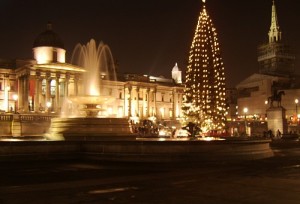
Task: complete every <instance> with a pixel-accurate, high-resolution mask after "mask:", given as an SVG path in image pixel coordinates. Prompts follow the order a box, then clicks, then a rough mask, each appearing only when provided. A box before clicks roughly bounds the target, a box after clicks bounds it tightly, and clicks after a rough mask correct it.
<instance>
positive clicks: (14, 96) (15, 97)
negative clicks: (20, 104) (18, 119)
mask: <svg viewBox="0 0 300 204" xmlns="http://www.w3.org/2000/svg"><path fill="white" fill-rule="evenodd" d="M13 99H14V101H15V107H14V110H15V114H16V113H17V100H18V95H17V94H14V95H13Z"/></svg>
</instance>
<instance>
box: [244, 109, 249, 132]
mask: <svg viewBox="0 0 300 204" xmlns="http://www.w3.org/2000/svg"><path fill="white" fill-rule="evenodd" d="M243 112H244V115H245V134H246V135H247V117H246V116H247V113H248V108H247V107H245V108H244V109H243Z"/></svg>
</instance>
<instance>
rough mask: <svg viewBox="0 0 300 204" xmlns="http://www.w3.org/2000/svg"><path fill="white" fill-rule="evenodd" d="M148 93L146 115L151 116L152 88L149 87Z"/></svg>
mask: <svg viewBox="0 0 300 204" xmlns="http://www.w3.org/2000/svg"><path fill="white" fill-rule="evenodd" d="M146 94H147V111H146V115H147V117H150V88H147V90H146Z"/></svg>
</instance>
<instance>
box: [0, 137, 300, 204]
mask: <svg viewBox="0 0 300 204" xmlns="http://www.w3.org/2000/svg"><path fill="white" fill-rule="evenodd" d="M272 148H273V149H274V153H275V156H274V157H272V158H268V159H262V160H255V161H243V162H227V161H226V162H224V161H222V158H221V157H220V161H219V162H215V163H209V162H205V163H200V162H199V163H121V162H119V163H112V162H101V161H84V160H69V161H65V160H60V161H53V160H52V161H30V162H29V161H24V162H2V163H1V166H0V180H1V182H0V204H2V203H22V204H24V203H39V204H40V203H141V204H143V203H145V204H148V203H149V204H150V203H151V204H152V203H155V204H160V203H187V204H193V203H214V204H215V203H272V204H276V203H284V204H292V203H293V204H294V203H295V204H296V203H300V145H299V142H298V141H288V142H285V141H283V142H274V143H273V144H272Z"/></svg>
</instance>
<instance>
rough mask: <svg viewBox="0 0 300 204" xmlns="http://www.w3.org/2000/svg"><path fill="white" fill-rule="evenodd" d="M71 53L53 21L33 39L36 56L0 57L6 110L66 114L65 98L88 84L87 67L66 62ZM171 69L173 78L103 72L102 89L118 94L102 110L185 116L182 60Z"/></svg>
mask: <svg viewBox="0 0 300 204" xmlns="http://www.w3.org/2000/svg"><path fill="white" fill-rule="evenodd" d="M65 54H66V50H65V49H64V44H63V43H62V41H61V39H60V38H59V36H58V35H57V34H56V33H55V32H54V31H53V30H52V25H51V24H50V23H48V25H47V29H46V31H44V32H42V33H41V34H39V35H38V36H37V38H36V39H35V41H34V43H33V57H34V59H33V60H0V94H1V95H0V110H1V111H2V112H13V111H18V112H19V113H47V114H53V115H60V114H61V112H62V111H63V110H62V108H63V106H64V102H65V99H66V98H68V96H76V95H78V94H80V93H81V92H82V90H83V89H84V87H83V81H82V80H83V79H82V78H83V77H82V76H83V74H84V73H85V72H86V70H85V69H84V68H83V67H79V66H76V65H73V64H69V63H66V62H65ZM170 71H171V70H170ZM171 73H172V79H166V78H164V77H153V76H146V75H137V74H120V73H118V77H117V78H118V79H117V81H110V80H107V79H106V78H105V77H102V78H101V80H100V81H101V86H100V87H101V93H102V94H103V95H108V96H112V97H113V98H114V99H115V100H114V102H113V103H111V104H107V105H106V107H105V109H106V111H105V112H102V113H101V115H103V116H115V117H128V118H133V119H135V120H140V119H148V118H149V117H152V118H156V119H158V120H177V119H179V118H181V116H182V113H181V103H182V97H183V89H184V87H183V86H182V77H181V71H180V70H179V68H178V66H177V64H176V65H175V66H174V68H173V69H172V72H171ZM99 77H100V76H99Z"/></svg>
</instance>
